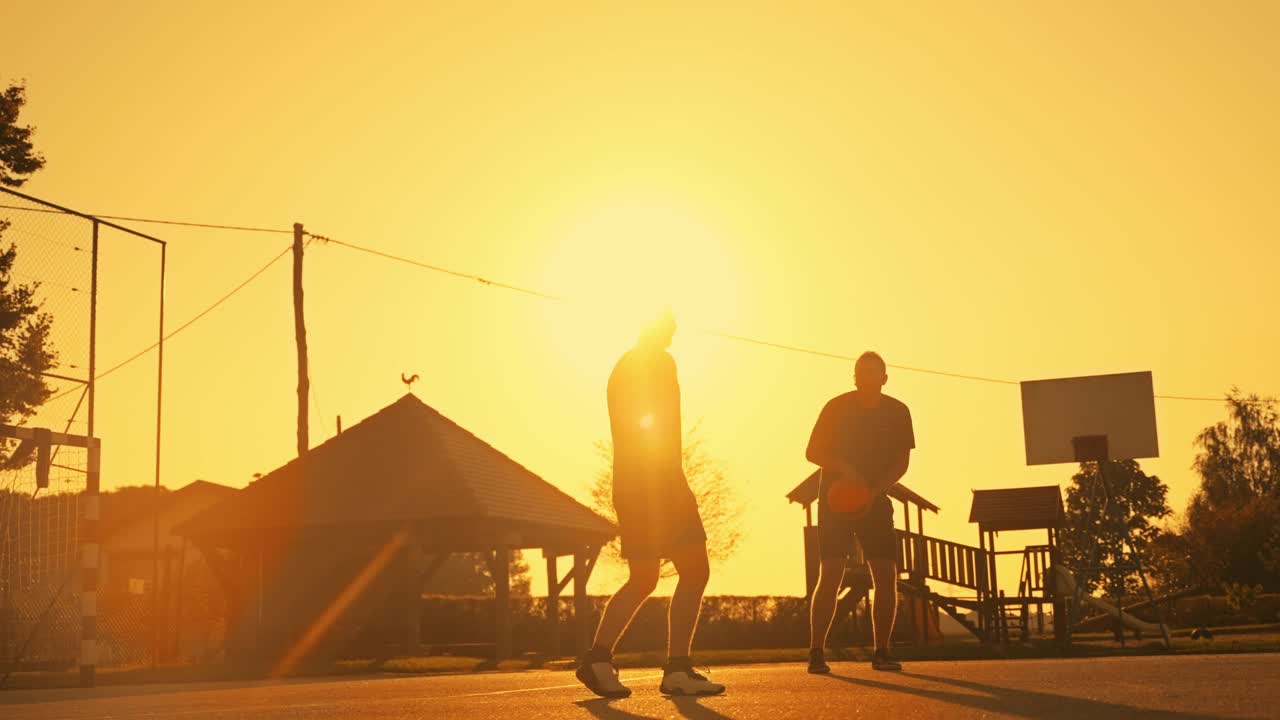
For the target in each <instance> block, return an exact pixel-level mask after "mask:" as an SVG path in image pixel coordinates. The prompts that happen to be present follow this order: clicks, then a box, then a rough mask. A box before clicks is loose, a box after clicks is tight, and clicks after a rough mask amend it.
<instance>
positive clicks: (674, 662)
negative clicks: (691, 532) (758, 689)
mask: <svg viewBox="0 0 1280 720" xmlns="http://www.w3.org/2000/svg"><path fill="white" fill-rule="evenodd" d="M699 535H701V533H699ZM671 562H672V563H673V564H675V566H676V572H677V573H678V574H679V575H680V580H679V582H677V583H676V590H675V592H674V593H672V594H671V614H670V615H669V616H668V618H667V625H668V633H669V635H668V638H667V664H666V665H665V666H664V667H663V668H662V683H661V684H660V685H658V690H659V691H660V692H662V693H663V694H666V695H719V694H720V693H722V692H724V685H721V684H720V683H715V682H711V679H710V678H708V677H707V676H706V675H703V674H702V673H700V672H698V671H697V670H695V669H694V668H693V659H692V658H690V657H689V653H690V652H691V650H692V649H693V632H694V630H695V629H697V627H698V611H699V610H700V609H701V608H702V592H703V591H704V590H706V589H707V578H708V577H709V576H710V575H711V569H710V567H709V566H708V563H707V543H706V540H703V539H699V540H698V541H697V542H688V543H684V544H682V545H678V546H676V547H675V548H673V549H672V550H671Z"/></svg>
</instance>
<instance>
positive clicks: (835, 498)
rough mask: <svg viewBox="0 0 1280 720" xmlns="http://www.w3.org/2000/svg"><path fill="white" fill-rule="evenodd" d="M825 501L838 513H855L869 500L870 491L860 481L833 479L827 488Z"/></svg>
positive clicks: (863, 507) (862, 508)
mask: <svg viewBox="0 0 1280 720" xmlns="http://www.w3.org/2000/svg"><path fill="white" fill-rule="evenodd" d="M827 502H828V503H830V506H831V509H832V510H834V511H835V512H838V513H857V512H861V511H862V510H865V509H866V507H867V505H868V504H869V503H870V502H871V491H870V490H868V489H867V487H866V486H865V485H863V484H862V483H855V482H852V481H850V480H844V479H839V480H834V481H832V483H831V487H830V489H828V490H827Z"/></svg>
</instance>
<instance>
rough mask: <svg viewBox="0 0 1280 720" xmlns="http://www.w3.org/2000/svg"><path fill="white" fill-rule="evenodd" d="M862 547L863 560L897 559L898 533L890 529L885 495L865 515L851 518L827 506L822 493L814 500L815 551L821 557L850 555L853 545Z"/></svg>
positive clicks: (889, 508) (890, 508)
mask: <svg viewBox="0 0 1280 720" xmlns="http://www.w3.org/2000/svg"><path fill="white" fill-rule="evenodd" d="M855 539H856V540H857V542H858V543H859V544H861V545H862V555H863V557H864V558H866V559H867V560H889V561H896V560H897V559H898V548H897V544H898V534H897V532H895V531H894V529H893V501H892V500H890V499H889V498H888V496H886V495H881V496H880V497H879V498H876V500H875V502H874V503H873V504H872V505H871V508H870V509H869V510H868V511H867V513H866V514H865V515H863V516H861V517H857V518H855V517H854V516H853V515H851V514H849V513H840V512H835V511H833V510H831V509H830V508H829V507H827V498H826V492H825V488H824V492H822V493H821V495H820V496H819V498H818V548H819V553H820V554H821V556H822V557H844V558H847V557H849V556H850V555H852V554H853V547H854V546H853V543H854V540H855Z"/></svg>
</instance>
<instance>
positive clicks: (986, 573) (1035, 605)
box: [787, 471, 1070, 644]
mask: <svg viewBox="0 0 1280 720" xmlns="http://www.w3.org/2000/svg"><path fill="white" fill-rule="evenodd" d="M819 477H820V471H815V472H814V473H813V474H811V475H810V476H809V477H807V478H805V480H804V481H803V482H801V483H800V484H799V485H797V486H796V487H795V488H793V489H792V490H791V492H789V493H787V499H788V500H790V501H791V502H794V503H797V504H799V505H802V506H803V507H804V510H805V527H804V553H805V588H806V594H808V595H812V594H813V588H814V586H815V585H816V584H817V579H818V552H819V549H818V526H817V524H816V522H815V518H814V508H813V504H814V502H815V501H816V500H817V499H818V493H819ZM888 495H889V497H890V498H892V499H893V500H895V501H897V502H899V503H901V505H902V518H903V521H902V523H901V525H902V526H901V527H899V528H898V529H897V534H898V558H897V564H898V572H899V579H898V592H899V594H900V596H901V601H900V606H899V607H900V608H901V609H900V610H899V616H898V617H899V627H902V628H903V629H904V631H905V632H908V633H910V637H911V639H912V640H913V641H914V642H916V643H917V644H929V643H935V642H938V641H940V640H941V633H940V631H939V629H938V615H937V613H938V611H942V612H945V613H947V614H948V615H950V616H951V617H952V618H953V619H955V620H956V622H958V623H959V624H960V625H961V626H963V627H964V628H966V629H967V630H968V631H969V632H970V633H972V634H973V635H974V636H975V637H977V638H978V640H979V641H980V642H983V643H988V642H991V643H1008V642H1010V641H1011V640H1017V641H1026V640H1028V639H1030V637H1031V635H1032V610H1033V609H1034V611H1035V613H1034V615H1035V619H1034V623H1035V630H1036V634H1040V635H1043V634H1044V632H1045V612H1044V608H1045V606H1046V605H1048V606H1050V607H1051V608H1053V617H1054V618H1066V617H1067V612H1066V600H1067V598H1065V597H1064V596H1063V595H1062V594H1061V593H1055V592H1054V588H1055V584H1054V583H1053V582H1052V581H1051V578H1052V573H1051V570H1050V568H1051V567H1053V566H1055V565H1059V552H1058V536H1059V532H1060V530H1061V527H1062V522H1063V517H1064V513H1063V506H1062V497H1061V493H1060V491H1059V488H1058V486H1057V485H1045V486H1038V487H1024V488H1009V489H1001V490H975V491H974V492H973V505H972V506H971V508H970V512H969V521H970V522H972V523H976V524H977V525H978V545H977V546H973V545H965V544H963V543H958V542H953V541H951V540H944V539H942V538H937V537H932V536H930V535H926V534H925V532H924V513H925V511H926V510H927V511H929V512H931V513H935V514H936V513H937V512H938V511H939V509H940V508H938V506H937V505H934V504H933V503H932V502H930V501H929V500H927V499H925V498H924V497H922V496H920V495H919V494H917V493H915V492H913V491H912V490H911V489H909V488H908V487H906V486H905V485H902V484H901V483H899V484H898V485H895V486H894V487H893V488H891V489H890V490H889V492H888ZM913 510H914V513H913ZM913 514H914V515H915V526H914V528H913V527H912V515H913ZM1006 530H1044V531H1045V533H1046V538H1045V544H1042V545H1027V546H1025V547H1023V548H1022V549H1020V550H998V549H997V548H996V538H997V536H998V534H999V533H1000V532H1001V531H1006ZM1007 555H1020V556H1021V557H1022V569H1021V571H1020V573H1019V577H1018V590H1017V593H1016V594H1015V595H1012V596H1009V595H1006V593H1005V592H1004V591H1003V590H1001V589H1000V583H999V578H998V574H997V571H996V565H997V559H998V558H1000V557H1002V556H1007ZM931 583H932V584H933V585H931ZM937 585H946V586H950V588H951V589H952V590H954V591H957V592H955V593H954V594H949V595H948V594H940V593H938V592H937V591H936V590H937V588H936V586H937ZM870 590H871V577H870V572H869V570H868V569H867V566H866V563H865V562H863V560H862V558H861V557H860V556H855V557H851V558H850V559H849V563H848V566H847V569H846V571H845V576H844V582H843V587H842V588H841V595H840V603H839V605H838V608H839V609H838V617H844V616H849V617H852V618H853V619H854V622H855V623H856V622H857V614H856V612H855V610H856V608H857V606H858V605H859V604H861V603H864V602H867V601H868V596H869V592H870ZM970 615H972V618H973V619H970ZM1053 628H1054V636H1055V638H1056V639H1058V640H1059V641H1061V642H1069V640H1070V634H1069V632H1068V629H1067V625H1066V623H1064V622H1055V623H1054V624H1053ZM855 632H857V627H856V624H855Z"/></svg>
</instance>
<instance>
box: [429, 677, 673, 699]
mask: <svg viewBox="0 0 1280 720" xmlns="http://www.w3.org/2000/svg"><path fill="white" fill-rule="evenodd" d="M660 677H662V676H661V675H641V676H639V677H629V678H626V681H627V682H633V681H636V680H652V679H654V678H660ZM580 687H584V685H583V684H582V683H580V682H577V683H573V684H571V685H552V686H550V687H538V688H517V689H515V690H494V691H493V692H480V693H467V694H465V695H446V696H444V697H441V698H440V699H441V700H456V699H458V698H469V697H485V696H488V695H510V694H512V693H524V692H537V691H539V690H563V689H565V688H580Z"/></svg>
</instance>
